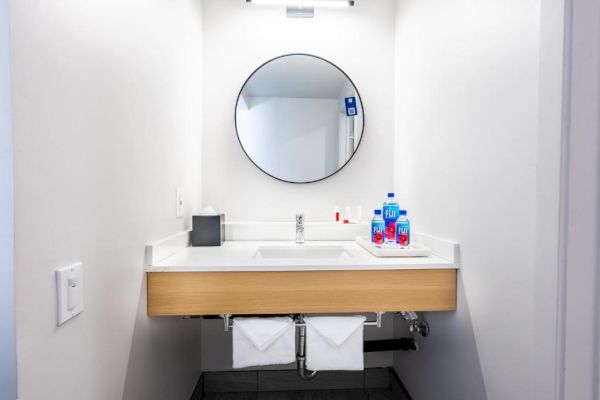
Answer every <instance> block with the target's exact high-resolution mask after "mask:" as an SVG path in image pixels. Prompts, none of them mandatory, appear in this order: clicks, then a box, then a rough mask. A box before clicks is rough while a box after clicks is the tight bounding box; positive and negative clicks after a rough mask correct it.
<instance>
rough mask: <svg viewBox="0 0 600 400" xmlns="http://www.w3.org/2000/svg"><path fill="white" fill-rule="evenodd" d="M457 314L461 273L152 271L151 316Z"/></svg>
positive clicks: (454, 271) (446, 271)
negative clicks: (439, 312) (417, 312)
mask: <svg viewBox="0 0 600 400" xmlns="http://www.w3.org/2000/svg"><path fill="white" fill-rule="evenodd" d="M453 310H456V270H454V269H429V270H377V271H373V270H368V271H365V270H360V271H298V272H296V271H293V272H292V271H290V272H149V273H148V315H150V316H169V315H218V314H238V315H240V314H295V313H333V312H340V313H344V312H372V311H390V312H391V311H453Z"/></svg>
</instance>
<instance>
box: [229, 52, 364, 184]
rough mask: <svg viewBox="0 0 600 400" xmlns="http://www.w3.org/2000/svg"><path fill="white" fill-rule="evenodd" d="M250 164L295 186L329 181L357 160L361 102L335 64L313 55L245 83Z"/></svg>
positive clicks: (239, 113)
mask: <svg viewBox="0 0 600 400" xmlns="http://www.w3.org/2000/svg"><path fill="white" fill-rule="evenodd" d="M235 124H236V130H237V135H238V140H239V142H240V144H241V146H242V148H243V150H244V152H245V153H246V155H247V156H248V158H250V160H251V161H252V162H253V163H254V164H255V165H256V166H257V167H258V168H259V169H260V170H261V171H263V172H265V173H266V174H268V175H270V176H272V177H273V178H276V179H279V180H282V181H285V182H291V183H309V182H315V181H319V180H321V179H325V178H327V177H329V176H331V175H333V174H335V173H336V172H338V171H339V170H341V169H342V168H343V167H344V166H345V165H346V164H347V163H348V162H349V161H350V159H351V158H352V156H353V155H354V154H355V152H356V150H357V149H358V146H359V144H360V141H361V139H362V135H363V128H364V114H363V106H362V101H361V98H360V96H359V94H358V91H357V89H356V87H355V86H354V83H353V82H352V81H351V80H350V78H349V77H348V76H347V75H346V74H345V73H344V72H343V71H342V70H341V69H340V68H339V67H337V66H336V65H334V64H333V63H331V62H329V61H327V60H325V59H323V58H320V57H317V56H313V55H309V54H289V55H285V56H281V57H277V58H274V59H272V60H270V61H267V62H266V63H264V64H263V65H262V66H260V67H259V68H258V69H257V70H256V71H254V72H253V73H252V74H251V75H250V77H249V78H248V79H247V80H246V82H245V83H244V86H243V87H242V89H241V91H240V94H239V96H238V100H237V103H236V108H235Z"/></svg>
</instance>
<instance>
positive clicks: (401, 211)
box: [398, 210, 406, 215]
mask: <svg viewBox="0 0 600 400" xmlns="http://www.w3.org/2000/svg"><path fill="white" fill-rule="evenodd" d="M398 215H406V210H400V211H399V212H398Z"/></svg>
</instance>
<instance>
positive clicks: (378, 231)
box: [371, 210, 385, 245]
mask: <svg viewBox="0 0 600 400" xmlns="http://www.w3.org/2000/svg"><path fill="white" fill-rule="evenodd" d="M384 230H385V224H384V222H383V218H381V210H375V216H374V217H373V220H372V221H371V242H373V243H374V244H376V245H382V244H383V231H384Z"/></svg>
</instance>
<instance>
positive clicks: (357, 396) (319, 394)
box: [311, 389, 368, 400]
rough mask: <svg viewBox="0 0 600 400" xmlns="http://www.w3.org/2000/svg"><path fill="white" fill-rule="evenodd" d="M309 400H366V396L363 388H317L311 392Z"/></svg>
mask: <svg viewBox="0 0 600 400" xmlns="http://www.w3.org/2000/svg"><path fill="white" fill-rule="evenodd" d="M311 400H368V397H367V393H366V391H365V390H363V389H354V390H317V391H314V392H312V399H311Z"/></svg>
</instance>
